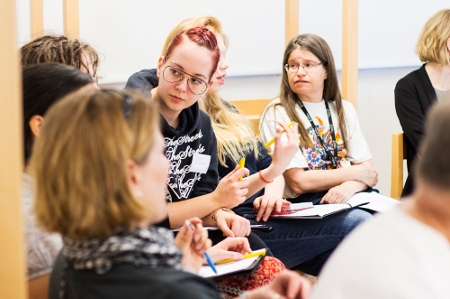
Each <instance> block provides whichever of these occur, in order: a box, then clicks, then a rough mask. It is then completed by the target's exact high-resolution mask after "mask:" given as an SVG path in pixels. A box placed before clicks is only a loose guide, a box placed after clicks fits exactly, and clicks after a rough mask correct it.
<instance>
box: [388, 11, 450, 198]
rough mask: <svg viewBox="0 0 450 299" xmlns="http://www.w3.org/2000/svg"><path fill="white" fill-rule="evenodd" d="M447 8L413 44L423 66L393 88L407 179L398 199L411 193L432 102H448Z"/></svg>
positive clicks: (449, 24) (449, 13)
mask: <svg viewBox="0 0 450 299" xmlns="http://www.w3.org/2000/svg"><path fill="white" fill-rule="evenodd" d="M449 40H450V9H443V10H441V11H439V12H437V13H435V14H434V15H433V16H432V17H431V18H430V19H429V20H428V21H427V23H426V24H425V26H424V27H423V29H422V32H421V33H420V36H419V40H418V41H417V44H416V54H417V55H418V56H419V59H420V61H422V62H424V64H423V65H422V66H421V67H420V68H419V69H418V70H415V71H413V72H411V73H409V74H408V75H406V76H405V77H404V78H402V79H400V80H399V81H398V82H397V85H396V86H395V110H396V112H397V116H398V120H399V121H400V125H401V126H402V130H403V133H404V138H403V140H404V141H405V147H406V161H407V165H408V178H407V180H406V182H405V187H404V188H403V192H402V196H407V195H410V194H411V193H412V192H413V190H414V173H413V171H412V169H413V165H414V160H415V158H416V155H417V150H418V149H419V145H420V143H421V140H422V135H423V132H424V124H425V116H426V114H427V113H428V110H429V109H430V108H431V106H432V104H433V103H435V102H436V101H438V100H439V101H448V100H450V42H449Z"/></svg>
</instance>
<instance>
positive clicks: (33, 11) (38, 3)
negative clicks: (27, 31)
mask: <svg viewBox="0 0 450 299" xmlns="http://www.w3.org/2000/svg"><path fill="white" fill-rule="evenodd" d="M30 25H31V38H32V39H34V38H37V37H39V36H42V35H43V34H44V0H30Z"/></svg>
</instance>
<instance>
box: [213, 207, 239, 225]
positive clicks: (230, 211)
mask: <svg viewBox="0 0 450 299" xmlns="http://www.w3.org/2000/svg"><path fill="white" fill-rule="evenodd" d="M220 211H224V212H228V213H233V214H234V212H233V211H232V210H230V209H227V208H220V209H217V210H215V211H214V212H213V213H212V215H211V219H212V221H213V222H214V223H215V224H217V213H218V212H220Z"/></svg>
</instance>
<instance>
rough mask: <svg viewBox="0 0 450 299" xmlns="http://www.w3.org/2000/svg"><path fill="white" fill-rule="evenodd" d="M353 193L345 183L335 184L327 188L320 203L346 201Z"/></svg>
mask: <svg viewBox="0 0 450 299" xmlns="http://www.w3.org/2000/svg"><path fill="white" fill-rule="evenodd" d="M353 194H355V192H354V191H353V190H351V189H349V188H347V187H346V186H345V184H341V185H337V186H336V187H333V188H330V189H329V190H328V192H327V194H325V196H324V197H323V198H322V200H321V201H320V203H321V204H322V203H346V202H347V201H349V199H350V198H351V197H352V196H353Z"/></svg>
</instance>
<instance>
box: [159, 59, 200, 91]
mask: <svg viewBox="0 0 450 299" xmlns="http://www.w3.org/2000/svg"><path fill="white" fill-rule="evenodd" d="M168 68H171V69H174V70H176V71H177V72H179V73H181V76H180V79H179V80H176V81H169V80H167V78H166V76H165V73H166V70H167V69H168ZM184 77H188V80H187V86H188V87H189V90H190V91H191V92H192V93H193V94H195V95H202V94H204V93H205V91H206V89H207V88H208V83H206V81H205V80H202V79H200V78H197V77H195V76H192V75H191V74H188V73H186V72H185V71H183V70H181V69H179V68H177V67H175V66H172V65H168V66H166V67H165V68H164V70H163V78H164V80H166V81H167V82H169V83H175V82H180V81H183V79H184ZM191 78H194V79H195V80H198V81H201V82H203V83H204V84H205V88H203V90H202V91H201V92H200V93H195V92H194V91H193V90H192V88H191V85H190V84H189V82H190V79H191Z"/></svg>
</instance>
